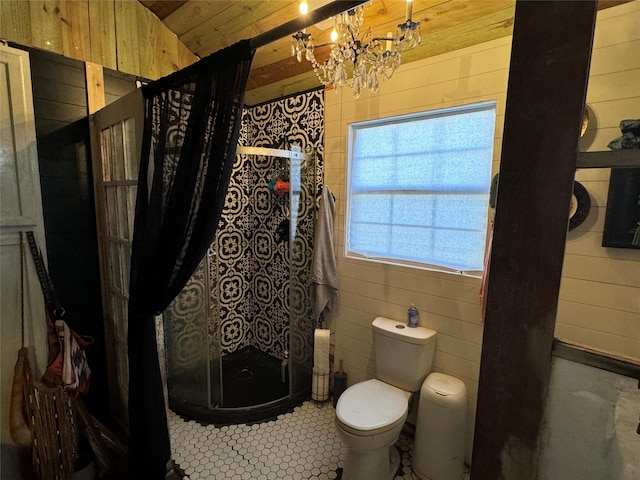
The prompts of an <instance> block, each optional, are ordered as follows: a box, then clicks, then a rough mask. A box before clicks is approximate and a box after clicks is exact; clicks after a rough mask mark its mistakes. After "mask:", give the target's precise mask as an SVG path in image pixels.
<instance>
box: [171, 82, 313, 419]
mask: <svg viewBox="0 0 640 480" xmlns="http://www.w3.org/2000/svg"><path fill="white" fill-rule="evenodd" d="M309 95H311V96H309ZM318 95H319V94H318V92H310V93H308V94H303V99H304V102H303V103H304V104H305V105H306V106H307V107H308V106H309V105H315V104H316V103H318V101H317V100H318V99H320V102H319V103H320V104H322V102H321V100H322V97H321V96H320V97H318ZM320 95H321V94H320ZM307 97H308V98H307ZM297 103H300V102H299V101H298V102H296V101H293V102H291V105H295V104H297ZM283 105H284V106H285V107H286V105H287V101H286V100H285V101H284V104H283ZM270 108H272V107H270ZM281 110H282V111H287V110H291V109H287V108H283V109H281ZM271 113H273V112H271ZM301 113H304V112H303V111H301ZM257 116H258V117H260V118H259V119H258V121H257V124H258V125H259V124H260V120H261V119H262V120H263V123H264V122H265V121H266V123H265V124H264V130H265V131H269V132H273V121H272V119H273V115H266V116H265V111H264V107H262V108H260V109H259V110H258V114H257ZM276 117H278V115H276ZM285 117H286V118H289V119H292V118H293V117H292V116H291V115H289V116H288V117H287V116H286V115H285ZM265 118H270V120H265ZM301 118H306V117H305V116H304V115H303V116H295V123H296V126H295V127H289V128H288V130H289V136H288V137H287V140H289V141H290V142H291V143H292V144H294V143H295V144H297V145H295V146H291V147H289V146H288V145H287V144H284V145H282V144H281V145H279V147H278V148H267V147H240V146H239V147H238V154H237V156H236V162H235V164H234V167H233V173H232V177H231V181H230V184H229V189H228V193H227V197H226V202H225V207H224V210H223V213H222V218H221V220H220V223H219V225H218V229H217V233H216V237H215V239H214V241H213V243H212V245H211V246H210V248H209V251H208V254H207V256H206V258H204V259H203V261H202V262H201V264H200V266H199V267H198V269H197V270H196V272H195V274H194V275H193V277H192V278H191V280H190V281H189V282H188V284H187V285H186V286H185V288H184V289H183V291H182V293H181V294H180V295H179V296H178V297H177V298H176V299H175V300H174V302H173V303H172V304H171V306H170V307H169V308H168V309H167V310H166V311H165V312H164V334H165V335H164V336H165V348H166V360H167V372H168V373H167V385H168V393H169V405H170V407H171V408H172V409H173V410H174V411H176V412H177V413H179V414H181V415H183V416H185V417H188V418H193V419H196V420H199V421H202V422H206V423H214V424H217V425H224V424H231V423H244V422H253V421H259V420H262V419H266V418H271V417H274V416H275V415H278V414H279V413H283V412H285V411H287V410H290V409H291V408H293V407H294V406H296V405H298V404H300V403H301V402H302V401H303V400H304V399H305V398H307V396H308V395H309V393H310V388H311V372H312V367H313V365H312V363H313V329H314V327H315V324H314V321H313V319H312V315H311V304H310V297H309V274H310V268H311V257H312V248H313V239H314V231H315V221H316V218H315V217H316V210H317V208H316V205H317V192H318V188H319V182H318V171H319V166H318V165H317V162H318V145H319V144H320V145H321V143H322V140H323V138H322V133H323V131H322V130H323V129H317V128H316V129H313V131H312V134H309V133H308V129H307V133H304V134H299V135H295V134H293V135H292V134H291V132H292V131H293V132H295V130H296V128H299V127H300V125H301V121H300V119H301ZM320 118H321V117H320ZM292 121H293V120H292ZM279 122H280V124H282V118H280V120H279ZM302 123H303V122H302ZM256 137H260V128H256V121H255V118H254V120H253V122H251V121H245V119H243V126H242V130H241V136H240V145H246V144H247V143H249V144H251V143H252V144H254V145H255V144H260V143H262V144H263V145H265V144H267V143H266V140H267V139H265V138H256ZM271 145H273V142H271ZM320 149H321V148H320ZM303 150H304V151H303Z"/></svg>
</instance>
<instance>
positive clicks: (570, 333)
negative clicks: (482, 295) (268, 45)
mask: <svg viewBox="0 0 640 480" xmlns="http://www.w3.org/2000/svg"><path fill="white" fill-rule="evenodd" d="M639 9H640V1H639V0H636V1H634V2H631V3H628V4H625V5H620V6H617V7H614V8H611V9H606V10H603V11H601V12H599V13H598V23H597V24H596V32H595V42H596V45H595V47H596V48H594V52H593V59H592V75H591V77H590V85H589V89H588V91H587V103H588V104H590V105H591V106H592V107H593V109H594V111H595V114H596V115H597V116H598V121H599V122H600V125H601V126H602V128H603V129H605V130H607V131H606V132H604V133H600V132H601V130H600V129H598V131H597V136H596V140H595V141H594V143H593V146H592V148H591V149H593V150H605V149H606V144H607V142H608V141H609V140H611V139H613V138H614V137H615V136H617V135H618V133H617V132H619V129H618V128H617V124H618V122H619V121H620V120H621V119H622V118H635V117H634V116H633V115H636V114H637V112H638V111H639V103H638V102H639V98H640V91H638V86H640V81H635V82H634V81H633V79H634V78H635V79H638V78H640V65H637V63H634V62H637V60H638V56H637V54H635V60H630V59H629V58H628V56H627V55H626V53H625V52H631V55H629V56H630V57H633V56H634V52H637V49H638V47H640V44H639V40H640V37H638V30H637V29H635V28H633V25H634V24H635V25H637V24H638V21H640V19H639V18H638V15H639V14H640V11H639ZM607 43H608V44H609V48H608V49H607V48H605V47H604V45H605V44H607ZM614 45H617V47H614ZM601 46H602V49H601V48H600V47H601ZM510 50H511V38H510V37H503V38H501V39H497V40H492V41H490V42H486V43H483V44H479V45H475V46H472V47H468V48H464V49H461V50H457V51H455V52H449V53H445V54H443V55H438V56H435V57H431V58H428V59H425V60H419V61H416V62H411V63H408V64H406V65H402V66H401V67H400V69H399V70H398V71H397V72H396V74H395V75H394V77H393V78H392V79H391V80H389V81H387V82H385V83H384V84H383V85H382V87H381V88H380V92H379V93H378V94H376V95H370V94H369V93H368V92H365V93H363V94H362V95H361V97H360V99H359V100H357V101H356V100H354V98H353V93H352V92H351V91H350V90H349V89H346V88H345V89H341V90H339V91H338V92H335V91H327V93H326V99H325V125H326V127H325V128H326V133H325V169H324V173H325V183H326V184H327V185H329V187H330V188H331V190H332V191H333V192H334V193H335V195H336V197H337V207H336V221H335V228H336V232H335V240H334V241H335V245H336V252H337V255H338V275H339V281H340V290H339V305H338V308H337V309H336V311H335V312H333V315H334V316H333V318H332V321H331V322H332V323H331V324H330V328H331V329H334V328H335V331H336V335H335V358H336V360H340V359H342V360H344V368H345V370H346V372H347V374H348V376H349V384H350V385H351V384H353V383H356V382H359V381H362V380H365V379H367V378H370V377H372V376H373V374H374V372H375V361H374V358H373V352H372V336H371V321H372V320H373V319H374V318H375V317H376V316H378V315H382V316H387V317H390V318H396V319H400V320H402V319H404V318H405V315H406V309H407V307H408V305H409V304H410V303H412V302H413V303H415V304H416V306H417V307H418V308H419V310H420V314H421V324H422V325H423V326H426V327H428V328H433V329H434V330H436V331H437V332H438V341H437V349H436V355H435V363H434V370H435V371H440V372H444V373H448V374H451V375H453V376H455V377H458V378H461V379H462V380H463V381H464V382H465V384H466V386H467V391H468V396H469V410H468V413H469V415H468V418H469V430H468V431H469V436H468V438H467V442H468V443H467V459H469V458H470V452H471V440H472V438H473V425H474V420H475V403H476V399H477V391H478V376H479V366H480V351H481V345H482V338H483V324H482V321H481V318H480V304H479V299H478V287H479V284H480V282H479V280H478V279H475V278H470V277H461V276H456V275H450V274H444V273H437V272H430V271H426V270H419V269H410V268H404V267H398V266H391V265H383V264H376V263H370V262H365V261H362V260H355V259H349V258H345V257H344V253H343V252H344V245H345V238H344V222H345V198H346V197H345V191H346V174H347V172H346V162H347V137H346V136H347V132H348V129H347V126H348V124H349V123H351V122H357V121H363V120H369V119H374V118H384V117H388V116H392V115H398V114H403V113H411V112H417V111H422V110H432V109H437V108H441V107H448V106H454V105H461V104H467V103H473V102H477V101H482V100H496V101H497V102H498V104H497V118H496V131H495V142H494V164H493V171H494V172H497V171H498V169H499V162H500V156H501V147H502V135H503V122H504V108H505V101H506V88H507V79H508V74H509V59H510ZM614 50H615V51H617V53H616V55H615V57H614V56H612V55H613V53H612V52H613V51H614ZM606 72H608V73H606ZM616 72H617V73H616ZM598 75H602V77H600V78H597V76H598ZM633 92H635V93H633ZM598 98H599V99H600V100H597V99H598ZM633 112H635V113H633ZM598 128H600V126H599V127H598ZM598 138H600V140H598ZM596 170H598V172H599V173H598V172H596V171H595V170H592V169H589V170H580V171H578V172H577V174H576V179H577V180H579V181H580V182H582V183H583V184H584V185H585V187H586V188H587V190H588V191H589V193H590V195H591V200H592V210H591V212H590V213H589V216H588V217H587V219H586V220H585V222H584V223H583V224H582V225H581V226H580V227H578V228H577V229H576V230H575V231H572V232H570V233H569V236H568V239H567V246H566V253H567V255H566V257H565V266H564V275H563V280H562V282H563V283H562V286H561V290H560V301H559V311H558V320H557V321H558V323H557V327H556V336H558V337H559V338H561V339H563V340H566V341H569V342H574V343H583V344H585V345H587V346H590V347H592V348H594V349H598V350H601V351H605V352H607V353H609V354H613V355H619V356H626V357H631V358H634V359H635V360H636V361H638V360H640V352H639V351H638V345H640V342H639V341H638V338H639V335H640V305H639V304H638V301H639V300H638V299H639V298H640V282H639V279H638V277H637V275H638V272H639V271H640V269H639V268H638V265H639V264H640V263H639V262H640V251H638V250H623V249H605V248H602V247H601V246H600V242H601V240H602V222H603V216H604V210H605V205H606V191H607V188H608V183H609V182H608V179H609V177H608V169H596ZM603 170H604V171H603ZM594 175H595V178H594V180H593V182H594V183H593V184H590V182H591V181H590V180H588V179H589V178H590V177H593V176H594ZM529 208H535V206H531V205H523V206H522V215H525V216H526V215H527V210H528V209H529ZM532 234H534V233H533V232H532ZM591 262H593V263H591ZM605 265H606V266H605ZM612 269H613V270H612ZM616 272H617V273H616ZM616 275H617V278H616ZM612 302H613V303H614V304H615V305H617V306H615V305H612ZM585 312H586V313H585Z"/></svg>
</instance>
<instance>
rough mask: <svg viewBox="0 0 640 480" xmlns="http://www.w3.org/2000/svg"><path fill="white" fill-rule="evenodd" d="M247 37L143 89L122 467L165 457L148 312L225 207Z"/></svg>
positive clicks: (147, 472)
mask: <svg viewBox="0 0 640 480" xmlns="http://www.w3.org/2000/svg"><path fill="white" fill-rule="evenodd" d="M253 53H254V52H253V51H252V50H251V48H250V46H249V41H242V42H239V43H237V44H235V45H232V46H230V47H227V48H225V49H224V50H221V51H219V52H217V53H215V54H213V55H211V56H209V57H207V58H205V59H203V60H201V61H199V62H198V63H196V64H194V65H191V66H190V67H187V68H185V69H183V70H180V71H178V72H176V73H174V74H172V75H170V76H168V77H165V78H162V79H160V80H158V81H156V82H153V83H152V84H150V85H148V86H146V87H143V94H144V97H145V122H144V136H143V142H142V156H141V162H140V174H139V177H138V192H137V200H136V212H135V223H134V234H133V246H132V252H131V274H130V288H129V324H128V342H129V344H128V353H129V433H130V437H129V465H130V467H129V469H130V475H131V478H132V479H133V478H140V479H163V478H165V472H166V463H167V461H168V460H169V459H170V455H171V452H170V445H169V431H168V426H167V418H166V410H165V404H164V395H163V389H162V379H161V373H160V367H159V363H158V353H157V345H156V332H155V325H154V315H158V314H161V313H162V312H163V310H164V309H165V308H166V307H167V306H168V305H169V304H170V303H171V301H172V300H173V299H174V298H175V296H176V295H177V294H178V293H179V292H180V290H181V289H182V287H184V285H185V284H186V282H187V280H188V279H189V278H190V277H191V275H192V273H193V271H194V270H195V268H196V267H197V265H198V263H199V262H200V260H201V259H202V257H203V256H204V254H205V253H206V250H207V248H208V246H209V245H210V243H211V241H212V240H213V236H214V234H215V230H216V227H217V225H218V220H219V219H220V214H221V212H222V207H223V205H224V199H225V195H226V192H227V186H228V183H229V177H230V175H231V168H232V165H233V162H234V158H235V151H236V143H237V140H238V132H239V127H240V119H241V115H242V102H243V97H244V90H245V86H246V82H247V77H248V74H249V68H250V66H251V60H252V58H253Z"/></svg>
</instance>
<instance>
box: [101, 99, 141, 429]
mask: <svg viewBox="0 0 640 480" xmlns="http://www.w3.org/2000/svg"><path fill="white" fill-rule="evenodd" d="M143 114H144V103H143V98H142V93H141V92H140V91H139V90H136V91H134V92H132V93H130V94H129V95H127V96H125V97H123V98H121V99H119V100H117V101H116V102H114V103H112V104H110V105H108V106H106V107H105V108H103V109H101V110H99V111H98V112H96V113H95V114H94V115H92V116H91V152H92V154H91V156H92V159H93V160H92V161H93V178H94V189H95V198H96V219H97V224H98V246H99V252H100V274H101V284H102V309H103V315H104V322H105V341H106V346H107V368H108V372H109V392H110V396H111V398H110V405H111V414H112V415H113V417H114V418H115V419H116V420H118V422H119V423H120V425H121V426H122V427H123V428H124V429H127V428H128V419H127V400H128V398H129V394H128V385H129V375H128V371H129V370H128V368H129V367H128V361H127V306H128V298H129V265H130V259H131V242H132V240H133V218H134V213H135V203H136V191H137V180H138V162H139V158H140V150H141V142H142V127H143Z"/></svg>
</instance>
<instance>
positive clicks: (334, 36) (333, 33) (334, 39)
mask: <svg viewBox="0 0 640 480" xmlns="http://www.w3.org/2000/svg"><path fill="white" fill-rule="evenodd" d="M331 41H332V42H333V43H336V42H337V41H338V30H336V27H333V29H332V30H331Z"/></svg>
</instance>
